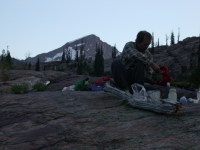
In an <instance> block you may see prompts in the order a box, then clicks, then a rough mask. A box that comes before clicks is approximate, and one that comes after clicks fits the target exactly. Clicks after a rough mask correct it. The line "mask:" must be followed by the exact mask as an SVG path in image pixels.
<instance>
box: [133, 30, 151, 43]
mask: <svg viewBox="0 0 200 150" xmlns="http://www.w3.org/2000/svg"><path fill="white" fill-rule="evenodd" d="M145 37H147V38H150V39H151V38H152V36H151V34H150V33H149V32H147V31H140V32H138V34H137V38H136V40H135V42H136V44H139V43H142V42H143V41H144V38H145Z"/></svg>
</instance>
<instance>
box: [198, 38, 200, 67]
mask: <svg viewBox="0 0 200 150" xmlns="http://www.w3.org/2000/svg"><path fill="white" fill-rule="evenodd" d="M198 65H199V66H200V34H199V48H198Z"/></svg>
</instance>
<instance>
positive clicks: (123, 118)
mask: <svg viewBox="0 0 200 150" xmlns="http://www.w3.org/2000/svg"><path fill="white" fill-rule="evenodd" d="M199 116H200V106H199V105H194V106H193V107H191V111H188V112H186V113H183V114H179V115H175V116H166V115H160V114H155V113H152V112H148V111H143V110H139V109H135V108H132V107H130V106H129V105H128V104H126V103H124V102H123V101H122V100H121V99H120V98H118V97H116V96H114V95H112V94H110V93H105V92H103V91H101V92H69V91H68V92H65V93H62V92H60V91H46V92H32V93H28V94H23V95H13V94H7V95H1V96H0V149H1V150H30V149H31V150H101V149H105V150H109V149H117V150H133V149H134V150H135V149H145V150H146V149H200V117H199Z"/></svg>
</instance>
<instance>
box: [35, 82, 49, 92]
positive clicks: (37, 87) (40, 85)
mask: <svg viewBox="0 0 200 150" xmlns="http://www.w3.org/2000/svg"><path fill="white" fill-rule="evenodd" d="M33 89H34V90H36V91H45V90H46V89H47V86H46V85H45V84H44V83H36V84H35V85H34V86H33Z"/></svg>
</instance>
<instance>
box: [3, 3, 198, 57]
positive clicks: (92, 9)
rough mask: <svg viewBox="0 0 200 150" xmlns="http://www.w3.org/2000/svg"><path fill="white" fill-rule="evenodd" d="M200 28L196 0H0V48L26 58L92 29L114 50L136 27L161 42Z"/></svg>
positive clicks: (133, 35)
mask: <svg viewBox="0 0 200 150" xmlns="http://www.w3.org/2000/svg"><path fill="white" fill-rule="evenodd" d="M178 28H180V40H183V39H185V38H186V37H192V36H199V34H200V0H163V1H161V0H151V1H150V0H0V54H1V51H2V49H5V50H7V46H8V50H9V51H10V53H11V56H12V57H15V58H18V59H25V58H26V57H27V56H31V57H34V56H36V55H38V54H41V53H46V52H49V51H52V50H54V49H56V48H59V47H61V46H63V45H64V44H65V43H67V42H69V41H73V40H75V39H78V38H81V37H83V36H86V35H90V34H95V35H96V36H98V37H100V39H101V40H102V41H104V42H106V43H108V44H110V45H112V46H114V45H115V44H116V47H117V49H118V50H119V51H122V50H123V47H124V45H125V44H126V42H129V41H135V38H136V35H137V33H138V32H139V31H141V30H146V31H148V32H150V33H154V39H155V41H157V39H158V38H159V41H160V45H162V44H163V45H164V44H165V35H166V34H167V35H168V36H169V35H170V34H171V32H172V31H173V32H174V34H175V41H177V35H178Z"/></svg>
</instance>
